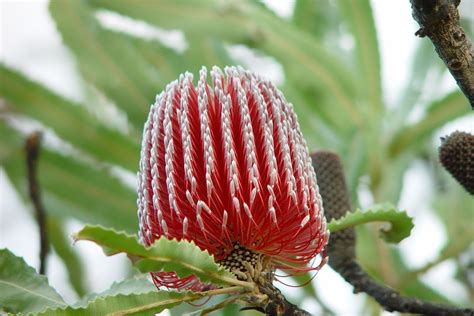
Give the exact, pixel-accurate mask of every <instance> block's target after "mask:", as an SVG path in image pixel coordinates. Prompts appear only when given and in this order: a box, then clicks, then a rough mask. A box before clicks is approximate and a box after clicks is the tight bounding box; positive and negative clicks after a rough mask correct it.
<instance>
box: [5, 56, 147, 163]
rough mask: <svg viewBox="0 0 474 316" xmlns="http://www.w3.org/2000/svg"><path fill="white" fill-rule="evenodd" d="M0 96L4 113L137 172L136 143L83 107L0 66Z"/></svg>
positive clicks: (137, 147)
mask: <svg viewBox="0 0 474 316" xmlns="http://www.w3.org/2000/svg"><path fill="white" fill-rule="evenodd" d="M0 81H1V83H2V84H1V85H0V97H1V98H3V99H4V100H5V101H6V103H7V104H6V105H7V110H8V111H12V112H13V113H18V114H23V115H27V116H30V117H32V118H34V119H36V120H38V121H40V122H41V123H43V124H44V125H46V126H47V127H49V128H51V129H53V130H54V132H56V133H57V134H58V136H59V137H61V138H63V139H64V140H65V141H67V142H69V143H71V144H72V145H74V146H76V147H77V148H78V149H81V150H83V151H84V152H86V153H88V154H90V155H91V156H93V157H96V158H97V159H99V160H105V161H108V162H111V163H116V164H119V165H121V166H123V167H125V168H128V169H130V170H135V169H137V166H138V156H139V152H140V149H139V144H138V140H134V139H131V138H128V137H127V136H125V135H123V134H120V133H118V132H117V131H114V130H112V129H108V128H106V127H104V126H103V125H102V124H101V123H100V122H99V121H98V120H97V119H95V118H94V117H93V116H92V115H89V114H88V113H87V112H86V110H85V108H84V107H81V106H80V105H78V104H75V103H73V102H71V101H68V100H66V99H64V98H62V97H60V96H58V95H56V94H54V93H52V92H51V91H49V90H47V89H46V88H44V87H42V86H41V85H40V84H38V83H35V82H33V81H31V80H29V79H27V78H26V77H24V76H22V75H21V74H20V73H18V72H16V71H13V70H11V69H9V68H7V67H5V66H4V65H1V64H0Z"/></svg>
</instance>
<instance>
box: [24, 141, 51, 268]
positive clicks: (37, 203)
mask: <svg viewBox="0 0 474 316" xmlns="http://www.w3.org/2000/svg"><path fill="white" fill-rule="evenodd" d="M40 140H41V133H40V132H34V133H32V134H31V135H30V136H29V137H28V138H27V140H26V146H25V148H26V164H27V170H28V189H29V193H30V198H31V201H32V202H33V207H34V210H35V213H36V220H37V221H38V227H39V234H40V254H39V257H40V268H39V273H40V274H45V272H46V256H47V255H48V252H49V243H48V235H47V227H46V226H47V224H46V212H45V209H44V206H43V202H42V201H41V195H40V189H39V184H38V179H37V174H38V168H37V166H38V156H39V149H40Z"/></svg>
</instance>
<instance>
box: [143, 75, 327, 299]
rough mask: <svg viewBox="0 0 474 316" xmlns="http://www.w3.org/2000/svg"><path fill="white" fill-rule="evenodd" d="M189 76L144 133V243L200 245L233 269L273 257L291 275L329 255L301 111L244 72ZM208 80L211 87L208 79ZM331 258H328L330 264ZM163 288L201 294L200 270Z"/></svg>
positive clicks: (160, 279)
mask: <svg viewBox="0 0 474 316" xmlns="http://www.w3.org/2000/svg"><path fill="white" fill-rule="evenodd" d="M224 72H225V74H224V73H222V71H221V70H220V69H219V68H217V67H213V69H212V71H211V72H210V78H208V77H207V70H206V69H205V68H203V69H202V70H201V71H200V74H199V81H198V84H197V86H194V85H193V76H192V75H191V74H190V73H186V74H184V75H181V76H180V77H179V79H178V80H176V81H174V82H172V83H170V84H169V85H168V86H167V87H166V89H165V91H163V92H162V93H161V94H160V95H158V96H157V98H156V102H155V104H153V105H152V106H151V109H150V114H149V116H148V120H147V122H146V123H145V127H144V131H143V142H142V151H141V160H140V171H139V176H138V178H139V184H138V216H139V223H140V233H139V235H140V239H141V241H142V243H144V244H146V245H151V244H152V243H153V242H154V241H155V240H157V239H158V238H160V237H161V236H166V237H167V238H169V239H173V238H175V239H177V240H181V239H185V240H189V241H194V243H196V245H197V246H198V247H200V248H201V249H203V250H208V251H209V253H210V254H212V255H214V258H215V260H216V261H217V262H218V263H220V264H221V265H223V266H225V267H226V268H228V269H229V270H231V271H234V272H236V273H238V271H239V270H240V271H244V270H245V266H246V264H243V262H247V263H249V264H254V263H255V262H256V261H257V260H260V259H261V258H265V259H266V262H269V266H270V269H271V270H273V269H276V268H281V269H284V270H285V271H288V272H289V273H297V272H298V271H307V270H311V269H317V268H312V267H308V266H307V265H308V264H309V263H310V262H311V261H312V259H313V258H315V256H317V255H318V254H320V253H322V252H323V249H324V247H325V245H326V243H327V241H328V237H329V233H328V231H327V230H326V222H325V218H324V214H323V207H322V200H321V197H320V195H319V192H318V186H317V184H316V176H315V173H314V170H313V167H312V165H311V159H310V157H309V154H308V149H307V146H306V143H305V141H304V140H303V137H302V134H301V132H300V128H299V125H298V122H297V118H296V114H295V113H294V111H293V107H292V105H291V104H289V103H288V102H287V101H286V100H285V98H284V97H283V95H282V93H281V92H280V91H279V90H278V89H277V88H275V86H274V85H273V84H272V83H270V82H269V81H266V80H263V79H262V78H260V77H259V76H257V75H255V74H253V73H251V72H249V71H245V70H243V69H242V68H235V67H227V68H225V69H224ZM208 80H209V81H210V82H211V83H212V84H211V85H209V84H208ZM323 262H324V260H323ZM152 276H153V279H154V281H155V283H156V284H157V285H158V286H167V287H169V288H177V289H191V290H202V289H203V287H204V285H203V284H202V283H200V282H199V280H197V279H196V277H194V276H191V277H187V278H184V279H181V278H179V277H178V276H177V275H176V274H175V273H169V272H155V273H153V274H152Z"/></svg>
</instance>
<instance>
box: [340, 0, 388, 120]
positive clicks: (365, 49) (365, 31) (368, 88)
mask: <svg viewBox="0 0 474 316" xmlns="http://www.w3.org/2000/svg"><path fill="white" fill-rule="evenodd" d="M338 7H339V8H340V10H341V12H342V14H343V17H344V21H345V23H347V26H348V30H349V32H351V33H352V34H353V35H354V37H355V42H356V44H355V55H356V58H357V62H356V63H355V64H356V65H357V69H358V77H359V80H358V83H359V90H361V91H364V92H365V99H366V100H367V101H368V103H369V104H370V109H368V111H367V115H368V117H369V118H370V117H373V120H379V119H380V114H381V112H382V110H383V105H382V79H381V67H380V54H379V49H378V47H379V45H378V41H377V33H376V30H375V22H374V17H373V14H372V8H371V6H370V1H369V0H359V1H344V0H340V1H338ZM377 114H378V115H377Z"/></svg>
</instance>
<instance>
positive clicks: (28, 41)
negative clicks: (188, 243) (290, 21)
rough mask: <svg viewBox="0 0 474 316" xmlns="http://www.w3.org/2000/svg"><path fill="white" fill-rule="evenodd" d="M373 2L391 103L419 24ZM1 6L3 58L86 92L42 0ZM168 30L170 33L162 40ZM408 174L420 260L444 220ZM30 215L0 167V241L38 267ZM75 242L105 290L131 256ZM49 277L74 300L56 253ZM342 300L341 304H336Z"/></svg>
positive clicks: (424, 173)
mask: <svg viewBox="0 0 474 316" xmlns="http://www.w3.org/2000/svg"><path fill="white" fill-rule="evenodd" d="M264 2H265V3H266V4H267V5H268V6H269V7H271V8H272V9H274V10H275V12H276V13H277V14H278V15H280V16H282V17H284V18H288V17H289V16H290V15H291V12H292V7H293V1H291V0H285V1H270V0H267V1H264ZM472 3H474V1H472V2H471V4H472ZM372 4H373V8H374V13H375V20H376V24H377V32H378V39H379V42H380V45H381V58H382V76H383V88H384V90H385V97H386V98H387V100H388V103H389V104H390V103H393V102H394V100H395V99H396V98H397V93H398V91H400V90H401V88H402V87H403V86H404V84H405V82H406V81H407V79H408V78H407V76H408V67H407V66H406V65H408V64H409V60H410V57H411V54H412V53H413V51H414V48H415V45H416V41H419V40H420V39H418V38H416V37H415V36H414V33H415V31H416V30H417V24H416V23H415V22H414V21H413V19H412V18H411V9H410V6H409V1H408V0H405V1H383V0H374V1H372ZM0 11H1V12H0V20H1V21H0V62H2V63H5V64H7V65H9V66H11V67H14V68H16V69H18V70H20V71H22V72H24V73H25V74H27V75H28V76H30V77H31V78H33V79H34V80H37V81H41V82H42V83H43V84H46V85H47V86H48V87H49V88H51V89H52V90H54V91H55V92H57V93H59V94H61V95H64V96H66V97H68V98H71V99H74V100H78V101H81V100H83V99H84V98H85V96H84V93H83V92H82V91H81V89H80V88H79V87H80V86H81V79H80V76H79V75H78V71H77V69H76V68H75V64H74V58H73V57H72V55H71V53H70V52H69V51H68V49H67V48H65V47H64V46H63V45H62V44H61V38H60V36H59V34H58V32H57V31H56V29H55V26H54V23H53V21H52V20H51V18H50V16H49V14H48V11H47V1H45V0H35V1H33V0H31V1H27V0H24V1H21V0H17V1H14V0H1V1H0ZM102 21H103V23H104V24H105V25H109V26H110V27H112V28H114V27H116V28H117V27H120V25H122V26H123V24H124V23H123V21H122V22H120V21H119V22H118V25H119V26H117V22H116V21H115V22H114V17H113V16H112V17H110V16H109V17H107V16H105V17H103V18H102ZM107 23H108V24H107ZM114 23H115V24H114ZM121 23H122V24H121ZM125 28H127V27H125ZM128 29H129V30H130V29H132V31H133V29H135V31H134V32H137V34H138V36H150V37H151V38H153V37H156V38H158V39H160V40H163V38H165V41H168V42H170V43H171V44H170V45H175V46H176V49H178V50H179V49H185V46H183V44H182V43H181V44H180V39H179V38H180V35H179V34H170V33H169V32H161V33H160V31H159V30H158V31H157V30H156V29H155V30H154V29H149V28H147V26H146V25H144V26H143V25H134V26H132V27H128ZM167 37H169V38H168V39H166V38H167ZM230 49H231V50H232V54H233V55H234V56H235V57H236V58H237V59H239V58H241V59H246V60H247V63H248V64H249V65H246V66H248V67H249V68H251V69H252V70H254V71H256V72H263V71H265V74H266V75H267V76H268V77H270V78H271V79H273V80H274V81H275V82H276V83H278V82H279V81H281V80H283V75H282V70H281V66H279V65H278V64H277V63H275V61H274V60H272V59H268V58H265V57H261V56H258V55H255V54H253V53H252V52H249V51H248V50H246V49H245V48H242V47H238V46H237V47H232V48H230ZM279 67H280V68H279ZM453 88H455V83H454V81H453V80H452V78H450V77H448V78H446V80H445V84H444V85H443V88H442V89H446V90H449V89H453ZM157 92H158V91H157ZM18 124H19V125H18V126H20V127H21V128H22V129H23V130H24V132H25V133H27V132H29V131H32V130H33V129H35V128H37V125H34V124H31V123H26V124H25V123H24V122H19V123H18ZM455 124H457V125H456V126H462V127H464V128H468V129H471V131H472V128H473V127H472V124H469V123H466V122H460V123H459V122H458V123H455ZM449 128H452V126H450V127H449ZM46 142H47V143H48V144H49V145H50V146H53V147H54V146H61V141H60V140H58V139H55V137H54V135H49V136H47V139H46ZM63 145H64V144H63ZM132 178H133V175H132ZM405 179H406V185H405V191H406V192H404V193H403V194H402V198H401V201H400V203H399V206H400V207H402V208H404V209H407V210H416V214H414V213H412V214H411V215H416V218H415V225H416V226H415V229H414V231H413V233H412V236H411V237H410V238H409V239H408V240H406V241H404V242H402V243H401V244H400V247H401V248H402V250H403V253H404V257H405V259H406V260H407V262H408V264H409V265H410V266H412V267H419V266H422V265H423V264H425V263H427V262H429V260H431V259H433V258H435V257H436V255H437V254H438V252H439V250H440V248H441V247H442V246H443V244H444V242H445V236H444V235H443V234H442V233H430V232H439V231H441V229H440V225H441V224H440V223H439V222H438V219H437V218H435V217H433V216H432V215H431V214H430V210H429V208H428V206H427V205H425V204H426V203H424V201H426V200H428V198H429V196H430V195H432V194H433V188H432V187H430V185H429V183H430V180H429V170H426V169H425V168H424V167H423V166H422V164H421V163H420V164H417V163H416V162H415V163H414V164H413V166H412V168H410V170H409V171H408V172H407V174H406V175H405ZM408 179H410V181H408ZM132 182H133V180H132ZM413 188H417V194H416V196H415V195H413V193H412V192H413ZM412 212H413V211H412ZM31 214H32V210H31V207H30V205H28V204H25V203H24V202H23V201H22V200H21V199H20V197H19V195H18V194H17V193H16V192H15V190H14V189H13V187H12V185H11V183H10V182H9V180H8V178H7V177H6V174H5V172H4V170H3V169H2V168H1V167H0V248H2V247H8V248H10V249H11V250H12V251H13V252H14V253H15V254H16V255H18V256H22V257H24V258H25V260H26V262H27V263H28V264H30V265H31V266H33V267H38V263H39V260H38V255H37V253H38V251H39V246H38V240H39V238H38V233H37V230H36V224H35V221H34V218H33V217H32V216H31ZM80 228H81V223H80V222H77V221H70V222H69V223H68V224H67V227H66V229H67V231H68V232H70V233H72V232H74V231H77V230H79V229H80ZM427 245H429V247H427ZM75 247H76V248H77V249H78V250H79V251H80V252H81V253H82V254H84V258H86V257H87V258H88V262H86V263H85V264H86V266H87V270H88V272H89V273H88V277H89V278H90V280H89V281H90V282H89V283H90V284H92V289H91V290H94V291H101V290H105V289H106V288H108V287H109V286H110V284H111V283H112V282H113V281H117V280H120V279H122V278H124V277H125V276H126V275H125V274H126V271H127V269H126V265H127V264H128V263H127V259H126V258H124V256H115V257H105V256H104V255H103V254H102V252H101V250H100V249H99V247H97V246H95V245H92V244H90V243H81V242H79V243H77V244H76V245H75ZM453 273H454V265H453V264H452V263H450V262H449V261H448V262H446V263H444V264H441V265H439V266H438V267H437V268H436V269H434V270H433V271H431V272H430V273H429V274H427V275H425V279H426V281H427V282H428V283H429V284H432V285H433V286H435V287H436V288H437V289H438V290H440V291H441V292H442V293H444V294H445V295H447V296H448V297H453V298H455V297H456V296H459V295H461V296H462V295H465V293H463V291H462V288H460V285H459V284H456V283H455V282H451V280H452V274H453ZM48 277H49V280H50V284H51V285H52V286H53V287H55V288H57V289H58V292H59V293H61V295H63V296H64V298H65V299H66V301H68V302H73V301H74V300H75V299H76V298H77V297H76V295H75V293H74V291H73V290H72V289H71V288H70V286H69V285H68V281H67V275H66V270H65V268H64V266H63V264H62V262H61V261H60V260H59V259H58V257H57V256H56V255H55V254H53V255H50V256H49V259H48ZM314 282H315V284H316V288H317V289H318V290H319V293H320V296H321V298H322V299H323V300H324V301H325V302H327V304H328V305H329V306H331V307H332V308H333V309H334V310H336V311H337V312H338V313H339V314H340V315H350V314H351V312H352V311H353V310H354V307H355V306H360V305H361V303H362V298H361V296H356V295H354V294H353V293H352V288H351V287H350V286H349V285H347V284H346V283H345V282H344V281H343V280H342V279H341V278H340V277H339V276H338V275H337V274H336V273H334V272H333V271H332V270H331V269H330V268H328V267H327V266H326V267H325V268H323V269H322V270H321V271H320V272H319V274H318V275H317V277H316V279H315V281H314ZM283 290H284V291H285V292H286V294H287V295H288V296H289V299H290V300H291V297H292V296H294V295H298V291H300V290H294V289H291V290H288V289H284V288H283ZM340 302H346V303H345V304H343V306H341V304H340ZM302 307H303V308H307V309H311V310H317V307H315V306H313V305H312V303H311V302H309V301H308V302H306V303H305V304H304V305H303V306H302ZM387 315H390V313H387Z"/></svg>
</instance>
